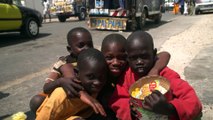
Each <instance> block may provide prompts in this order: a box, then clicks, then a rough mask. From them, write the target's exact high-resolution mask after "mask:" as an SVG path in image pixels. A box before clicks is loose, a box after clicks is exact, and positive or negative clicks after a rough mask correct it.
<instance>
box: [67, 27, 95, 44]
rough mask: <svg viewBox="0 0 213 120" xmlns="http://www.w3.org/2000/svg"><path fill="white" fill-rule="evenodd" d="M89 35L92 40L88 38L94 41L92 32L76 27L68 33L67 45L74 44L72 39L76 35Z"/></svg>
mask: <svg viewBox="0 0 213 120" xmlns="http://www.w3.org/2000/svg"><path fill="white" fill-rule="evenodd" d="M78 32H80V33H88V34H89V35H90V36H91V38H88V39H91V40H92V35H91V34H90V32H89V31H88V30H87V29H86V28H83V27H76V28H73V29H71V30H70V31H69V32H68V33H67V43H68V45H71V44H72V39H70V38H71V37H72V36H74V35H76V33H78Z"/></svg>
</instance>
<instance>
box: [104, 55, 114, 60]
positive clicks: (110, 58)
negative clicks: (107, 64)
mask: <svg viewBox="0 0 213 120" xmlns="http://www.w3.org/2000/svg"><path fill="white" fill-rule="evenodd" d="M112 58H113V57H112V56H106V57H105V59H106V60H112Z"/></svg>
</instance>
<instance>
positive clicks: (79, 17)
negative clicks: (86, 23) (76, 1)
mask: <svg viewBox="0 0 213 120" xmlns="http://www.w3.org/2000/svg"><path fill="white" fill-rule="evenodd" d="M78 19H79V20H85V19H86V11H85V10H81V12H80V13H79V14H78Z"/></svg>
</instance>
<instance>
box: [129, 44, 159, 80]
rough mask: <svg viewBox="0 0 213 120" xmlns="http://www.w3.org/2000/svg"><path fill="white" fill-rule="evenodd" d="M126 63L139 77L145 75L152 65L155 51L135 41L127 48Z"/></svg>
mask: <svg viewBox="0 0 213 120" xmlns="http://www.w3.org/2000/svg"><path fill="white" fill-rule="evenodd" d="M127 54H128V62H129V66H130V67H131V69H132V70H133V71H134V73H136V74H137V75H138V76H139V77H142V76H144V75H147V74H148V72H149V71H150V70H151V68H152V66H153V65H154V58H155V51H154V50H153V48H151V47H150V46H148V45H145V43H143V42H142V41H135V42H134V43H131V44H129V45H128V47H127Z"/></svg>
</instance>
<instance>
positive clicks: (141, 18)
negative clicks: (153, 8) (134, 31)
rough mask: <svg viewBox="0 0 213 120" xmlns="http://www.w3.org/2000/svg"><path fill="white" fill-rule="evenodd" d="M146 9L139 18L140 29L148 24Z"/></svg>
mask: <svg viewBox="0 0 213 120" xmlns="http://www.w3.org/2000/svg"><path fill="white" fill-rule="evenodd" d="M146 18H147V15H146V10H143V12H142V14H141V17H139V19H138V20H137V22H138V27H139V29H140V30H142V29H144V26H145V25H146Z"/></svg>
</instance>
